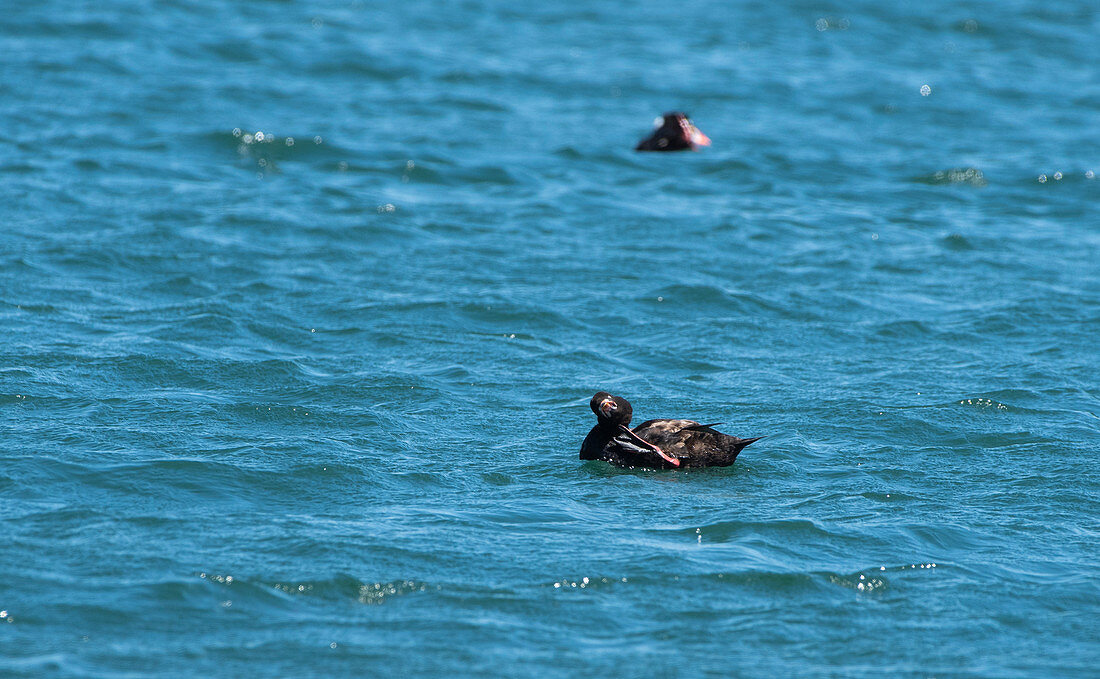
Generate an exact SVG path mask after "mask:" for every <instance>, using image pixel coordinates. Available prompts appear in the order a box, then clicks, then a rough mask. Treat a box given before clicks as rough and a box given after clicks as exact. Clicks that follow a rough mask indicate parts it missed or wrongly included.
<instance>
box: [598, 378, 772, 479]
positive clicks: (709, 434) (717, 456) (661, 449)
mask: <svg viewBox="0 0 1100 679" xmlns="http://www.w3.org/2000/svg"><path fill="white" fill-rule="evenodd" d="M589 406H590V407H591V408H592V412H594V413H595V414H596V426H595V427H592V431H590V432H588V436H586V437H585V439H584V443H582V444H581V453H580V458H581V459H582V460H604V461H606V462H610V463H611V464H614V465H618V466H620V467H647V468H652V469H686V468H688V467H728V466H729V465H731V464H733V462H734V460H736V459H737V455H738V454H739V453H740V452H741V450H742V449H744V448H745V446H747V445H749V444H750V443H752V442H754V441H759V440H760V439H761V438H763V437H757V438H751V439H742V438H737V437H736V436H729V435H728V434H723V433H722V432H720V431H717V430H715V429H713V427H714V426H716V424H717V423H715V424H699V423H698V422H695V421H694V420H647V421H646V422H643V423H641V424H639V425H638V426H637V427H635V428H634V429H630V428H629V427H628V425H629V424H630V420H631V417H632V416H633V412H634V411H633V408H631V406H630V403H629V402H627V400H626V399H623V398H619V397H617V396H612V395H611V394H609V393H607V392H606V391H601V392H599V393H597V394H596V395H595V396H593V397H592V401H591V402H590V403H589Z"/></svg>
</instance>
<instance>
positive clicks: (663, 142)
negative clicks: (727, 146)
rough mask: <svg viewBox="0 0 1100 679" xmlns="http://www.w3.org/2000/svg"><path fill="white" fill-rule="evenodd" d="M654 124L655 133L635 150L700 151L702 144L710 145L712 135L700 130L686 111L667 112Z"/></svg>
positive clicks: (641, 142) (639, 143)
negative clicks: (709, 135)
mask: <svg viewBox="0 0 1100 679" xmlns="http://www.w3.org/2000/svg"><path fill="white" fill-rule="evenodd" d="M653 125H654V127H653V134H651V135H649V137H647V138H645V139H643V140H641V141H640V142H638V145H637V146H636V147H634V150H635V151H686V150H688V149H691V150H692V151H698V150H699V147H701V146H710V137H708V136H707V135H705V134H703V133H702V132H700V131H699V128H698V127H695V125H694V124H692V122H691V120H689V119H688V117H687V114H686V113H681V112H680V111H673V112H671V113H666V114H664V116H662V117H660V118H658V119H657V120H655V121H654V123H653Z"/></svg>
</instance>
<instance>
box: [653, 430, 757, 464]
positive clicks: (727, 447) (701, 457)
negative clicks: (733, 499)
mask: <svg viewBox="0 0 1100 679" xmlns="http://www.w3.org/2000/svg"><path fill="white" fill-rule="evenodd" d="M717 424H719V423H717V422H716V423H714V424H699V423H698V422H695V421H694V420H649V421H647V422H642V423H641V424H639V425H638V426H637V427H635V428H634V434H635V435H637V436H638V437H639V438H641V439H644V440H645V441H647V442H649V443H652V444H653V445H655V446H659V447H660V448H661V450H663V451H664V452H666V453H667V454H669V455H671V456H673V457H675V458H677V459H678V460H680V463H681V466H683V467H727V466H729V465H731V464H733V462H734V460H736V459H737V455H738V454H739V453H740V452H741V450H742V449H743V448H744V447H745V446H747V445H749V444H750V443H752V442H753V441H757V440H759V439H755V438H754V439H740V438H737V437H736V436H730V435H728V434H723V433H722V432H720V431H717V430H715V429H712V428H711V427H714V426H716V425H717Z"/></svg>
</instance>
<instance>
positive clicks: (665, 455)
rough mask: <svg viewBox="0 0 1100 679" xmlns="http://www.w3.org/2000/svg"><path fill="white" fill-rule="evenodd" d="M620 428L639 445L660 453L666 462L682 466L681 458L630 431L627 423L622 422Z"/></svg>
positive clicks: (674, 465)
mask: <svg viewBox="0 0 1100 679" xmlns="http://www.w3.org/2000/svg"><path fill="white" fill-rule="evenodd" d="M619 429H620V430H621V431H622V432H623V433H624V434H626V435H627V436H628V437H630V438H631V439H632V440H633V441H634V442H635V443H637V444H639V445H641V446H643V447H645V448H648V449H650V450H652V451H653V452H655V453H657V454H658V455H660V456H661V459H662V460H664V461H665V462H667V463H669V464H670V465H672V466H673V467H679V466H680V461H679V460H677V459H676V458H674V457H672V456H671V455H669V454H668V453H666V452H665V451H663V450H661V449H660V448H659V447H657V446H655V445H653V444H652V443H650V442H649V441H646V440H645V439H643V438H642V437H641V436H638V435H637V434H635V433H634V432H632V431H630V428H629V427H627V426H625V425H621V424H620V425H619Z"/></svg>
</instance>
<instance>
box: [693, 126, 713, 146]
mask: <svg viewBox="0 0 1100 679" xmlns="http://www.w3.org/2000/svg"><path fill="white" fill-rule="evenodd" d="M691 145H692V146H710V137H708V136H707V135H705V134H703V133H702V131H701V130H700V129H699V128H698V127H695V126H694V125H692V126H691Z"/></svg>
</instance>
